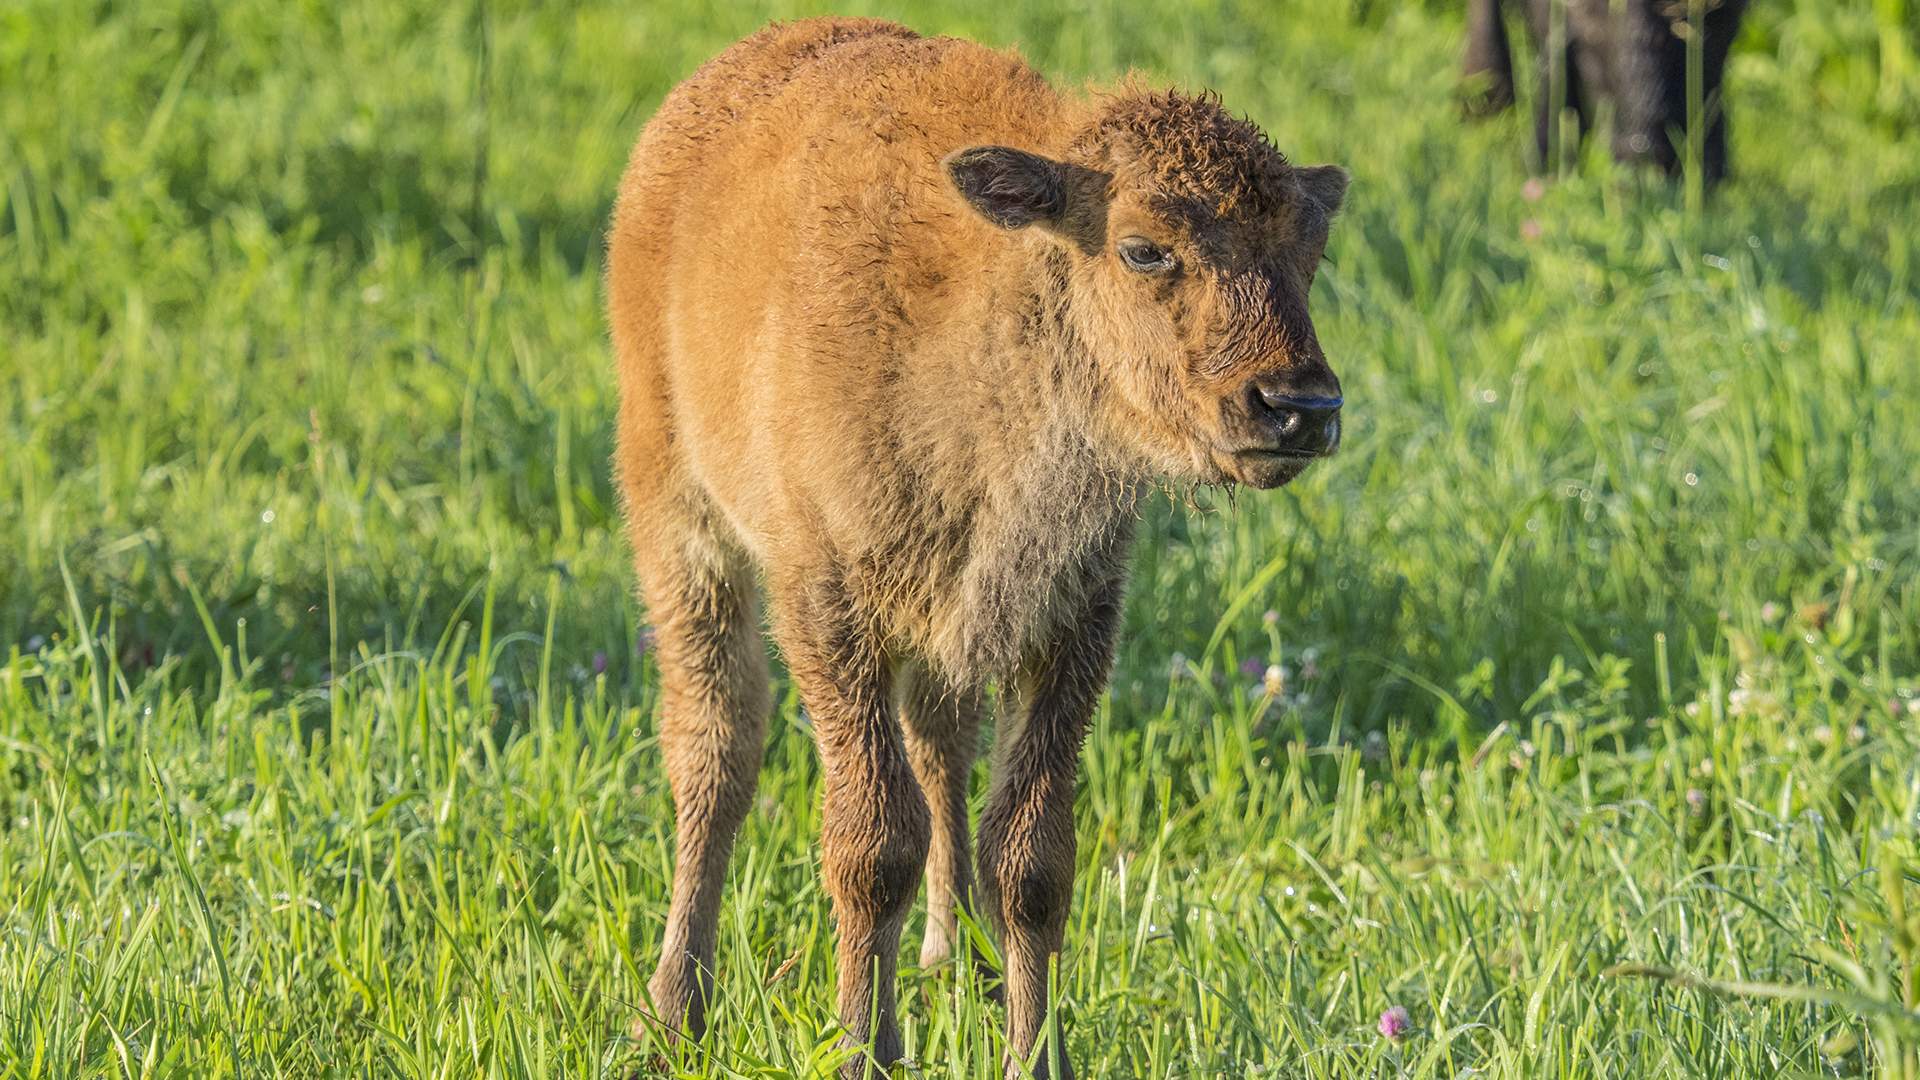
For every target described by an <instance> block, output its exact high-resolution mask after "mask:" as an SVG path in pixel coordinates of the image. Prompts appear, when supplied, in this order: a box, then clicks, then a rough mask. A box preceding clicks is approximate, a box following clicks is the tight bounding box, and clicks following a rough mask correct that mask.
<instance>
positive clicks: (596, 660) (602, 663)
mask: <svg viewBox="0 0 1920 1080" xmlns="http://www.w3.org/2000/svg"><path fill="white" fill-rule="evenodd" d="M593 673H594V674H595V675H605V674H606V673H607V654H606V653H604V652H602V651H600V650H598V649H596V650H594V653H593Z"/></svg>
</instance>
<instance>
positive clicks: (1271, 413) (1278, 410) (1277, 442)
mask: <svg viewBox="0 0 1920 1080" xmlns="http://www.w3.org/2000/svg"><path fill="white" fill-rule="evenodd" d="M1251 397H1252V405H1253V408H1254V410H1255V414H1256V415H1258V416H1260V417H1261V418H1262V419H1263V420H1264V421H1265V422H1266V426H1267V429H1268V430H1269V431H1270V432H1272V434H1273V443H1272V445H1271V446H1270V447H1266V448H1265V449H1268V450H1270V451H1271V452H1272V453H1275V454H1281V455H1285V456H1288V457H1303V458H1313V457H1322V456H1325V455H1327V454H1331V453H1333V451H1334V449H1335V448H1336V447H1338V446H1339V445H1340V406H1341V405H1342V404H1344V403H1345V402H1344V401H1343V399H1342V398H1341V397H1340V395H1339V394H1337V393H1336V394H1331V395H1305V394H1290V393H1288V392H1286V391H1285V390H1275V389H1271V388H1269V387H1265V386H1261V385H1259V384H1257V383H1256V384H1255V385H1254V388H1253V393H1252V395H1251Z"/></svg>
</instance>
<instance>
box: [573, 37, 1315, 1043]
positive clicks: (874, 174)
mask: <svg viewBox="0 0 1920 1080" xmlns="http://www.w3.org/2000/svg"><path fill="white" fill-rule="evenodd" d="M1015 148H1018V149H1015ZM1345 188H1346V174H1345V173H1344V172H1343V171H1342V170H1340V169H1338V168H1335V167H1332V166H1323V167H1319V168H1296V167H1294V166H1292V165H1290V164H1288V163H1287V161H1286V160H1285V159H1284V158H1283V157H1282V156H1281V155H1280V153H1279V152H1278V151H1276V150H1275V149H1274V148H1273V147H1272V146H1271V145H1270V144H1269V143H1268V142H1267V141H1266V139H1265V137H1264V136H1263V135H1261V134H1260V132H1259V131H1258V130H1257V129H1256V128H1254V127H1253V126H1252V125H1250V124H1248V123H1246V122H1245V121H1242V120H1239V119H1236V118H1234V117H1232V116H1230V115H1229V114H1227V113H1226V112H1225V111H1224V110H1222V108H1221V107H1220V105H1219V103H1218V102H1217V101H1216V100H1214V99H1213V98H1211V97H1205V96H1200V97H1195V96H1185V95H1181V94H1173V93H1156V94H1149V93H1143V92H1140V91H1138V90H1135V89H1131V88H1124V89H1121V90H1118V91H1115V92H1112V93H1107V94H1102V95H1095V96H1094V97H1092V98H1090V99H1086V100H1080V99H1072V98H1067V97H1063V96H1062V95H1060V94H1058V93H1057V92H1056V91H1055V90H1054V89H1053V88H1051V87H1050V86H1049V85H1048V84H1047V83H1046V82H1045V80H1043V79H1042V78H1041V77H1040V76H1039V75H1037V74H1035V73H1034V72H1033V71H1032V70H1031V69H1030V68H1028V67H1027V66H1026V65H1025V64H1024V63H1022V62H1021V61H1020V60H1019V59H1018V58H1017V57H1014V56H1011V55H1008V54H1005V53H999V52H994V51H991V50H988V49H985V48H982V47H980V46H977V45H974V44H970V43H968V42H964V41H957V40H952V39H945V38H922V37H919V36H918V35H916V34H914V33H913V32H912V31H909V30H906V29H904V28H902V27H899V26H894V25H891V24H888V23H883V22H876V21H870V20H856V19H819V20H811V21H806V22H798V23H791V24H786V25H775V26H771V27H768V28H767V29H765V30H763V31H761V32H760V33H758V34H756V35H754V36H753V37H751V38H748V39H747V40H745V41H743V42H741V43H740V44H738V45H735V46H734V47H732V48H730V49H728V50H727V51H726V52H724V53H722V54H721V55H720V56H719V57H717V58H716V59H714V60H713V61H711V62H710V63H708V64H707V65H706V66H705V67H703V68H702V69H701V70H700V71H699V72H697V73H696V74H695V75H694V76H693V77H692V78H690V79H688V80H687V81H686V82H685V83H683V84H682V85H681V86H680V87H679V88H678V89H676V90H675V91H674V92H673V93H672V94H671V95H670V96H669V97H668V98H667V100H666V102H665V103H664V104H663V105H662V106H661V108H660V111H659V112H658V114H656V115H655V117H654V118H653V120H652V122H650V123H649V124H648V125H647V128H646V130H645V131H644V132H643V133H642V134H641V136H640V140H639V142H638V144H637V145H636V146H635V147H634V151H633V157H632V161H631V164H630V165H629V167H628V170H627V174H626V177H625V179H624V180H623V182H622V184H621V189H620V197H619V203H618V207H617V209H616V211H615V215H614V224H613V231H612V236H611V239H610V249H611V250H610V261H609V270H608V294H609V298H608V299H609V309H610V315H611V319H612V324H613V336H614V342H615V345H616V347H617V349H618V353H619V368H620V383H621V407H620V419H619V449H618V459H617V463H616V464H617V469H618V473H619V477H620V484H621V488H622V492H623V495H624V498H625V502H626V510H627V522H628V532H629V536H630V539H631V541H632V545H633V549H634V556H635V562H636V564H637V569H638V572H639V577H640V581H641V585H642V589H643V592H644V595H645V599H646V602H647V605H648V607H649V609H650V610H651V611H652V613H653V615H652V617H653V619H654V622H655V625H656V628H657V632H658V636H659V652H658V655H659V659H660V666H661V671H662V676H663V679H664V687H665V693H664V703H663V709H662V717H661V725H660V740H661V745H662V749H663V752H664V754H665V757H666V767H667V772H668V776H669V780H670V783H671V787H672V791H673V797H674V803H675V807H676V811H677V817H678V822H677V842H678V855H677V865H676V868H675V872H674V881H673V890H672V901H671V908H670V910H669V913H668V917H667V926H666V934H665V941H664V943H663V956H662V957H661V960H660V966H659V969H658V971H657V972H656V973H655V975H654V977H653V981H652V983H651V985H650V987H649V989H650V992H651V995H652V999H653V1007H654V1010H655V1016H654V1018H653V1021H654V1022H658V1023H664V1024H667V1025H669V1026H671V1027H674V1028H676V1029H680V1030H685V1031H689V1032H693V1033H698V1032H700V1031H701V1030H703V1028H704V1025H705V1021H706V1009H707V1003H708V998H709V994H710V992H711V985H712V971H713V962H714V941H715V935H716V922H717V917H718V910H719V902H720V889H721V883H722V879H723V878H724V876H725V870H726V863H727V859H728V854H729V851H730V849H731V847H732V845H733V838H734V834H735V831H736V830H737V829H738V827H739V825H740V822H741V819H742V817H743V816H744V815H745V814H746V812H747V808H748V805H749V803H750V802H751V799H752V793H753V788H754V783H755V772H756V771H757V769H758V766H759V763H760V757H761V747H762V742H763V740H764V738H765V730H766V714H767V711H768V708H769V702H768V692H767V666H766V658H765V655H764V652H763V649H762V646H761V643H760V640H759V634H758V620H759V614H758V608H757V600H756V596H757V594H758V593H759V591H760V589H759V588H758V587H757V585H756V569H757V570H758V571H759V575H760V576H761V578H763V580H764V588H765V592H766V595H767V597H768V601H769V607H770V609H771V615H772V623H773V635H774V637H775V639H776V641H777V643H778V644H779V646H780V648H781V650H782V652H783V653H784V655H785V658H786V661H787V664H788V667H789V669H790V670H791V671H792V675H793V679H794V681H795V683H796V685H797V686H798V689H799V691H800V695H801V698H802V700H803V701H804V702H805V705H806V709H807V713H808V716H809V717H810V718H811V721H812V724H813V730H814V733H815V737H816V740H817V742H818V746H819V751H820V755H821V759H822V763H823V766H824V772H825V788H826V791H825V809H824V824H823V827H822V837H821V868H822V873H823V876H824V880H825V883H826V887H827V890H828V892H829V894H830V895H831V897H832V899H833V905H834V912H835V916H836V919H837V921H838V924H839V937H840V940H839V1005H840V1015H841V1018H842V1020H843V1022H844V1023H845V1025H846V1028H847V1031H848V1037H849V1039H850V1040H851V1041H852V1042H854V1043H857V1044H859V1045H860V1046H862V1047H863V1048H864V1049H865V1051H866V1053H865V1055H864V1056H862V1057H861V1058H859V1059H856V1061H855V1062H854V1064H853V1065H852V1066H850V1068H849V1075H862V1074H864V1073H865V1071H866V1069H867V1068H868V1067H869V1064H870V1063H874V1064H879V1065H882V1066H884V1065H886V1064H888V1063H890V1062H892V1061H894V1060H895V1059H897V1058H898V1057H899V1056H900V1053H901V1049H902V1048H901V1045H900V1034H899V1027H898V1024H897V1022H896V1018H895V1007H894V990H893V982H894V970H895V963H896V954H897V952H898V944H899V935H900V929H901V924H902V922H903V921H904V920H905V918H906V915H907V910H908V907H909V906H910V904H911V903H912V900H913V897H914V894H915V892H916V891H917V887H918V882H919V879H920V877H921V875H922V872H923V868H924V872H925V876H926V879H927V883H928V893H929V904H930V905H931V909H930V914H929V920H928V922H929V931H928V935H927V939H926V942H925V944H924V946H923V948H922V952H921V958H922V962H923V963H934V962H937V961H939V960H940V959H942V958H943V957H945V956H947V955H948V954H949V952H950V950H952V949H953V948H954V946H955V940H956V935H955V915H954V912H955V910H956V908H960V907H964V906H967V905H969V904H974V903H978V904H979V905H981V906H982V907H983V908H984V911H985V914H986V915H987V916H988V918H989V919H990V920H991V922H992V923H994V924H995V925H996V926H997V927H998V928H999V931H1000V934H1001V936H1002V939H1003V941H1004V945H1005V947H1004V955H1005V961H1006V970H1005V981H1004V991H1005V1002H1006V1008H1007V1023H1008V1050H1009V1054H1010V1058H1011V1059H1012V1060H1011V1061H1010V1062H1009V1066H1008V1068H1009V1075H1019V1074H1020V1073H1021V1071H1022V1070H1023V1069H1027V1068H1031V1069H1033V1070H1035V1071H1036V1072H1037V1073H1038V1074H1039V1075H1051V1076H1061V1075H1066V1074H1068V1072H1069V1070H1067V1069H1066V1068H1065V1063H1064V1062H1047V1061H1041V1062H1033V1061H1032V1057H1033V1054H1034V1050H1035V1047H1036V1043H1037V1039H1038V1036H1039V1034H1040V1032H1041V1030H1042V1024H1043V1022H1044V1020H1045V1017H1046V1010H1047V1006H1048V1001H1047V969H1048V964H1049V960H1050V958H1052V957H1053V956H1054V955H1055V954H1057V953H1058V952H1059V950H1060V947H1061V937H1062V932H1063V929H1064V926H1065V921H1066V914H1067V905H1068V900H1069V897H1070V894H1071V889H1072V878H1073V862H1074V833H1073V809H1072V806H1073V788H1074V780H1075V776H1076V773H1077V771H1078V758H1079V750H1080V743H1081V739H1082V734H1083V731H1084V729H1085V726H1086V723H1087V719H1088V717H1089V715H1090V713H1091V711H1092V709H1093V707H1094V704H1095V701H1096V699H1097V697H1098V695H1099V694H1100V692H1101V690H1102V688H1103V687H1104V685H1105V682H1106V679H1107V674H1108V669H1109V666H1110V664H1111V661H1112V650H1113V638H1114V633H1115V629H1116V626H1117V625H1118V622H1119V618H1120V612H1121V605H1122V600H1123V592H1124V586H1125V574H1126V565H1127V555H1128V548H1129V544H1130V540H1131V521H1132V517H1133V513H1134V504H1135V500H1136V498H1137V497H1138V496H1139V495H1140V494H1141V493H1142V491H1143V490H1145V489H1146V488H1147V487H1148V486H1149V485H1151V484H1152V483H1154V482H1156V481H1162V480H1170V481H1172V482H1175V483H1234V482H1238V483H1246V484H1251V485H1253V486H1257V487H1273V486H1277V485H1279V484H1282V483H1285V482H1287V481H1288V480H1290V479H1292V478H1293V477H1294V476H1295V475H1297V474H1298V473H1299V472H1300V470H1301V469H1303V468H1305V466H1306V464H1307V461H1308V460H1309V459H1310V458H1312V457H1313V456H1316V455H1318V454H1322V453H1326V452H1329V451H1331V450H1332V449H1333V447H1334V445H1335V443H1336V442H1337V441H1338V434H1339V425H1338V420H1337V415H1338V413H1337V409H1338V404H1339V402H1338V395H1339V383H1338V382H1337V381H1336V380H1335V378H1334V376H1333V373H1332V371H1331V370H1330V369H1329V368H1328V367H1327V364H1326V362H1325V359H1324V357H1323V356H1322V354H1321V351H1320V346H1319V343H1318V341H1317V340H1316V339H1315V337H1314V332H1313V326H1312V324H1311V322H1310V321H1309V320H1308V318H1307V307H1306V304H1307V290H1308V287H1309V285H1310V284H1311V281H1312V278H1313V274H1314V270H1315V268H1316V266H1317V265H1318V263H1319V260H1320V258H1321V252H1322V249H1323V247H1324V245H1325V243H1326V238H1327V229H1328V226H1329V224H1330V223H1331V220H1332V217H1333V215H1334V213H1335V211H1336V210H1337V209H1338V207H1339V205H1340V201H1341V198H1342V195H1343V193H1344V191H1345ZM996 682H997V684H998V685H999V687H1000V693H999V697H1000V698H1001V701H1002V714H1003V715H1002V719H1001V722H1000V724H999V734H998V736H997V746H996V751H995V763H994V776H993V783H992V786H991V791H990V794H989V796H988V800H987V807H986V810H985V812H984V814H983V815H982V817H981V821H980V857H979V863H978V866H979V877H978V886H977V889H976V887H975V883H974V881H973V880H972V879H973V875H972V873H971V872H970V859H969V857H968V847H969V844H968V835H967V834H968V826H967V781H968V776H969V774H970V772H971V767H972V764H973V760H974V757H975V754H976V752H977V750H978V737H979V736H978V733H979V729H980V722H981V713H982V701H983V693H984V691H985V689H986V687H987V686H988V685H989V684H990V683H996ZM929 852H931V854H932V859H931V861H929V860H928V854H929Z"/></svg>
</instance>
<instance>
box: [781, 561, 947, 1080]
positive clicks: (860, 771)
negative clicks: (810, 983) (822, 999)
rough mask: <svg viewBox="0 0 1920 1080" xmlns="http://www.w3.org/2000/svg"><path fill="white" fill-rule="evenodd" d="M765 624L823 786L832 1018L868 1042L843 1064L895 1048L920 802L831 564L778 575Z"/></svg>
mask: <svg viewBox="0 0 1920 1080" xmlns="http://www.w3.org/2000/svg"><path fill="white" fill-rule="evenodd" d="M782 578H783V580H782V581H781V583H780V584H779V585H778V586H777V587H776V589H775V594H774V595H775V602H776V605H777V606H776V608H775V623H776V626H775V635H776V637H777V638H778V639H779V642H780V647H781V650H782V651H783V652H784V653H785V655H786V658H787V666H788V669H789V670H790V671H791V672H792V673H793V678H794V683H795V685H797V686H798V687H799V690H800V698H801V701H802V702H803V703H804V704H805V705H806V707H807V712H808V715H809V716H810V717H811V718H812V721H813V732H814V740H815V742H816V743H817V744H818V745H819V748H820V760H821V766H822V770H823V771H824V773H825V783H824V786H825V788H826V796H825V805H824V807H823V811H822V822H821V831H820V869H821V874H822V876H823V878H824V880H825V884H826V888H827V894H828V895H829V896H830V897H832V899H833V912H834V918H835V921H836V922H837V923H838V924H839V942H838V946H837V949H838V968H839V1007H840V1022H841V1024H842V1025H844V1026H845V1027H846V1029H847V1042H848V1043H849V1044H851V1045H855V1046H860V1047H863V1048H865V1049H866V1051H867V1053H866V1055H864V1056H861V1057H856V1058H854V1059H853V1060H852V1061H850V1062H849V1063H848V1064H847V1066H846V1067H845V1069H844V1070H843V1071H842V1075H843V1076H845V1077H850V1078H860V1077H865V1076H867V1075H868V1074H869V1068H870V1066H872V1067H877V1068H878V1070H879V1071H880V1072H881V1073H882V1074H884V1072H885V1070H886V1068H887V1067H888V1066H890V1065H892V1064H893V1063H894V1062H895V1061H898V1060H899V1059H900V1054H901V1045H900V1025H899V1022H898V1020H897V1019H896V1017H895V1010H894V986H893V983H894V973H895V970H896V968H897V967H898V963H899V954H900V928H901V924H903V923H904V922H905V921H906V917H907V909H908V908H909V907H910V906H911V905H912V903H913V897H914V894H915V893H917V892H918V891H919V886H920V872H921V868H922V867H923V866H924V865H925V864H926V859H927V841H928V833H929V831H930V825H929V823H928V813H927V803H926V800H925V799H924V798H922V797H921V794H920V785H919V784H918V783H917V782H916V781H915V780H914V776H913V768H912V766H911V765H910V764H909V762H908V759H907V751H906V747H905V745H904V742H903V739H902V736H901V731H900V723H899V721H898V720H897V719H896V718H895V715H894V703H893V700H892V694H891V686H890V684H891V682H892V679H891V672H890V662H889V660H888V657H887V656H886V655H885V651H884V650H883V649H882V647H881V645H880V642H879V640H878V636H877V635H876V634H875V633H874V631H873V627H872V626H871V624H870V622H869V621H868V620H867V619H865V618H863V617H862V616H861V615H860V614H859V613H858V612H857V611H856V609H855V608H854V605H853V603H852V601H851V599H850V598H849V596H848V594H847V591H846V590H845V588H844V587H843V585H842V583H841V582H840V581H839V580H838V579H837V578H836V577H835V576H834V575H832V574H815V575H811V576H805V577H800V576H795V575H782Z"/></svg>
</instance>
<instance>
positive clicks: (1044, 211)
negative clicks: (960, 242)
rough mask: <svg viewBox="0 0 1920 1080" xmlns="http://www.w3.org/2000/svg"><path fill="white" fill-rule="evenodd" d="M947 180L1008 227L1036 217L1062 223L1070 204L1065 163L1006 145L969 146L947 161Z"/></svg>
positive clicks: (985, 213) (984, 212)
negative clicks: (1063, 168)
mask: <svg viewBox="0 0 1920 1080" xmlns="http://www.w3.org/2000/svg"><path fill="white" fill-rule="evenodd" d="M942 164H943V165H945V166H946V169H947V179H949V180H951V181H953V186H954V187H955V188H957V189H958V190H959V192H960V194H961V195H963V196H965V197H966V200H967V202H968V203H970V204H971V205H972V206H973V208H974V209H975V210H977V211H979V212H980V216H982V217H984V218H986V219H987V220H988V221H991V222H993V223H994V224H995V225H998V226H1000V227H1001V228H1003V229H1019V228H1024V227H1026V226H1028V225H1031V224H1033V223H1034V222H1036V221H1057V220H1059V218H1060V215H1061V214H1062V213H1064V212H1065V211H1066V208H1067V185H1066V181H1065V179H1064V178H1063V177H1062V176H1061V172H1060V166H1059V165H1058V164H1057V163H1055V162H1053V161H1049V160H1048V159H1046V158H1043V157H1041V156H1040V155H1039V154H1029V153H1027V152H1026V151H1025V150H1015V149H1013V148H1011V147H1006V146H970V147H968V148H967V149H965V150H956V151H954V152H953V153H951V154H948V155H947V159H946V160H945V161H944V162H942Z"/></svg>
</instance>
